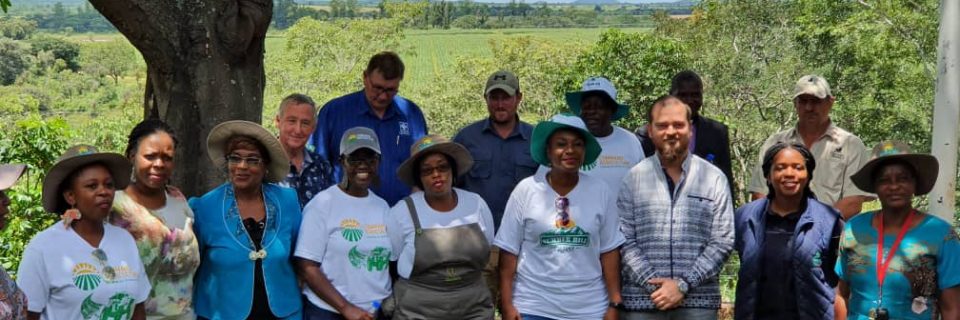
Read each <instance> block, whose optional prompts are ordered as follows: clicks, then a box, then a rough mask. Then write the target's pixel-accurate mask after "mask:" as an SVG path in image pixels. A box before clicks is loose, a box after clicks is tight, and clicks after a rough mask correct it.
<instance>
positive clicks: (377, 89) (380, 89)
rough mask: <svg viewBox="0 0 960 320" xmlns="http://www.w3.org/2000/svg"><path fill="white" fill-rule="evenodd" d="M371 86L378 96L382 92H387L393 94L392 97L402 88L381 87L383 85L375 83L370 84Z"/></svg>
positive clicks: (388, 94)
mask: <svg viewBox="0 0 960 320" xmlns="http://www.w3.org/2000/svg"><path fill="white" fill-rule="evenodd" d="M370 87H371V88H372V89H373V93H374V94H375V95H376V96H380V95H381V94H384V93H386V94H387V96H391V97H392V96H394V95H396V94H397V92H398V91H400V88H384V87H381V86H379V85H375V84H374V85H370Z"/></svg>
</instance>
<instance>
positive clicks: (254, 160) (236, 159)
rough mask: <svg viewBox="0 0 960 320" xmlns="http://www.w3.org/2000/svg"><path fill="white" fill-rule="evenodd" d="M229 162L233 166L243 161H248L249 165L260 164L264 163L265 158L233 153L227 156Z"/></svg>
mask: <svg viewBox="0 0 960 320" xmlns="http://www.w3.org/2000/svg"><path fill="white" fill-rule="evenodd" d="M227 163H229V164H230V165H232V166H236V165H240V164H241V163H246V164H247V165H248V166H258V165H260V164H261V163H263V159H262V158H260V157H241V156H238V155H233V154H231V155H229V156H227Z"/></svg>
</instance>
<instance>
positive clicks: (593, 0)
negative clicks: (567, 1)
mask: <svg viewBox="0 0 960 320" xmlns="http://www.w3.org/2000/svg"><path fill="white" fill-rule="evenodd" d="M572 3H573V4H584V5H586V4H599V5H610V4H620V1H617V0H576V1H574V2H572Z"/></svg>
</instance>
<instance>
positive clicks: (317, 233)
mask: <svg viewBox="0 0 960 320" xmlns="http://www.w3.org/2000/svg"><path fill="white" fill-rule="evenodd" d="M327 200H329V199H328V198H327V197H324V196H322V194H321V195H318V196H317V197H314V198H313V200H310V202H307V205H306V206H305V207H303V222H301V223H300V234H299V236H297V249H296V251H294V253H293V255H294V256H296V257H300V258H304V259H307V260H311V261H313V262H317V263H323V255H324V254H325V253H326V252H327V240H328V239H329V238H330V237H329V232H328V231H327V221H326V220H327V219H326V218H327V216H329V215H330V213H329V212H325V211H324V210H323V209H324V208H325V207H327Z"/></svg>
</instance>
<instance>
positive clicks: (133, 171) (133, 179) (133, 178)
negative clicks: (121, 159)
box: [130, 167, 137, 184]
mask: <svg viewBox="0 0 960 320" xmlns="http://www.w3.org/2000/svg"><path fill="white" fill-rule="evenodd" d="M135 183H137V168H136V167H134V168H132V169H130V184H135Z"/></svg>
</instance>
